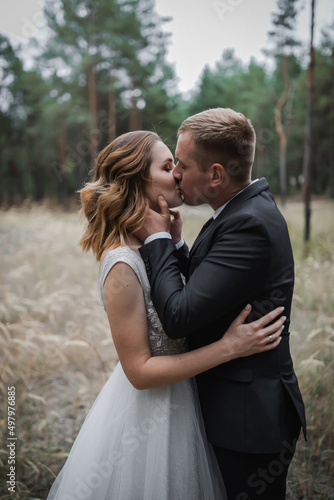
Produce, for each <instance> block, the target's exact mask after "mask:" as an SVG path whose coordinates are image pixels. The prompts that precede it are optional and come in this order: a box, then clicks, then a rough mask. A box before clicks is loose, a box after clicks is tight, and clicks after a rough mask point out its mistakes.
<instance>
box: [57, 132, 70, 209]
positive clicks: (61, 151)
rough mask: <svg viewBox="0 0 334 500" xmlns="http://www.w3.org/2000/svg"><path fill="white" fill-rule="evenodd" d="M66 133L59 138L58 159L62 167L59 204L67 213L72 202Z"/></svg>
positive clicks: (62, 133)
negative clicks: (69, 188) (69, 189)
mask: <svg viewBox="0 0 334 500" xmlns="http://www.w3.org/2000/svg"><path fill="white" fill-rule="evenodd" d="M66 143H67V141H66V132H65V131H62V132H61V133H60V135H59V137H58V144H57V145H58V158H59V163H60V165H61V168H62V171H61V178H60V182H59V190H58V193H59V194H58V196H59V202H60V203H61V204H62V205H63V208H64V210H65V211H66V212H68V211H69V209H70V200H69V196H68V171H67V168H66V156H67V155H66Z"/></svg>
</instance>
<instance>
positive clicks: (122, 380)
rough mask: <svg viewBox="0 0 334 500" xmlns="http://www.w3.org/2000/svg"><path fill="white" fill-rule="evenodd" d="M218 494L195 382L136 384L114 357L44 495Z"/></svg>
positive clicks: (134, 499) (130, 498)
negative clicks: (148, 386) (153, 385)
mask: <svg viewBox="0 0 334 500" xmlns="http://www.w3.org/2000/svg"><path fill="white" fill-rule="evenodd" d="M218 499H219V500H222V499H226V494H225V490H224V485H223V482H222V479H221V476H220V472H219V469H218V465H217V463H216V460H215V457H214V454H213V451H212V449H211V447H210V445H209V443H208V442H207V440H206V437H205V431H204V428H203V422H202V417H201V413H200V409H199V402H198V396H197V391H196V386H195V383H194V381H193V380H185V381H183V382H179V383H177V384H173V385H169V386H165V387H158V388H154V389H147V390H143V391H138V390H136V389H135V388H134V387H133V386H132V385H131V384H130V382H129V381H128V379H127V378H126V376H125V374H124V372H123V369H122V366H121V364H120V363H118V365H117V366H116V369H115V371H114V372H113V374H112V375H111V376H110V378H109V379H108V381H107V382H106V384H105V385H104V387H103V388H102V390H101V392H100V394H99V396H98V397H97V399H96V401H95V403H94V404H93V406H92V408H91V410H90V412H89V413H88V415H87V417H86V420H85V422H84V424H83V426H82V428H81V430H80V432H79V434H78V436H77V438H76V440H75V442H74V444H73V447H72V450H71V452H70V454H69V456H68V459H67V461H66V463H65V465H64V467H63V468H62V470H61V471H60V474H59V475H58V477H57V478H56V480H55V482H54V483H53V485H52V488H51V490H50V493H49V496H48V500H218Z"/></svg>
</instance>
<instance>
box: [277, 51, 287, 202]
mask: <svg viewBox="0 0 334 500" xmlns="http://www.w3.org/2000/svg"><path fill="white" fill-rule="evenodd" d="M282 72H283V79H284V92H283V94H282V95H281V97H280V98H279V100H278V101H277V103H276V106H275V127H276V132H277V134H278V137H279V140H280V159H279V179H280V190H281V201H282V205H285V202H286V150H287V136H286V134H285V131H284V127H283V118H282V110H283V107H284V106H285V104H286V103H287V100H288V98H289V93H290V79H289V73H288V58H287V56H286V55H285V54H283V55H282Z"/></svg>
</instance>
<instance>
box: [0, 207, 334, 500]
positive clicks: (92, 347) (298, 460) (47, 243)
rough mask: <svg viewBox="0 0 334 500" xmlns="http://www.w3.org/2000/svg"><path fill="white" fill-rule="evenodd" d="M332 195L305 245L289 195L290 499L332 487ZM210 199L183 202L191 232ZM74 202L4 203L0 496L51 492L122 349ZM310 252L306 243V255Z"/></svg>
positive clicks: (328, 492)
mask: <svg viewBox="0 0 334 500" xmlns="http://www.w3.org/2000/svg"><path fill="white" fill-rule="evenodd" d="M333 208H334V204H333V203H332V202H329V201H319V202H317V203H315V204H314V214H313V238H312V242H311V244H310V245H309V247H308V249H307V250H305V248H304V247H303V245H302V243H301V242H302V207H301V205H300V204H298V203H295V204H289V205H288V207H287V208H286V209H285V210H284V214H285V216H286V218H287V220H288V223H289V226H290V232H291V236H292V241H293V246H294V250H295V255H296V257H297V259H296V261H297V262H296V277H297V279H296V291H295V302H294V310H293V311H294V314H293V318H292V320H293V322H292V328H293V332H292V337H291V342H292V351H293V354H294V359H295V367H296V371H297V373H298V375H299V379H300V385H301V388H302V392H303V395H304V397H305V401H306V406H307V413H308V422H309V443H307V444H305V443H303V441H302V440H300V442H299V444H298V449H297V454H296V457H295V459H294V462H293V465H292V467H291V473H290V478H289V493H288V498H289V499H290V500H295V499H307V500H311V499H312V500H313V499H318V498H319V499H330V498H334V487H333V484H332V483H333V481H332V479H331V478H332V477H333V473H334V465H333V455H334V432H333V429H334V389H333V388H334V380H333V376H334V369H333V361H332V359H333V350H334V313H333V306H334V286H333V285H334V266H333V253H334V221H333V217H332V214H333ZM208 216H210V211H209V210H208V209H207V208H205V207H203V208H202V209H201V210H200V211H198V210H196V211H193V210H192V209H187V208H186V209H185V210H184V218H185V229H184V234H185V237H186V239H187V241H188V242H190V243H191V242H192V241H193V239H194V236H195V235H196V233H197V232H198V230H199V229H200V227H201V225H202V224H203V222H204V221H205V220H206V219H207V217H208ZM80 232H81V227H80V224H79V222H78V217H77V215H76V214H62V213H60V212H53V211H51V210H49V209H46V208H45V207H35V208H32V209H30V210H29V211H26V210H22V211H20V210H19V209H12V210H10V211H8V212H0V254H1V255H0V256H1V269H0V280H1V285H2V286H1V292H0V343H1V355H0V360H1V364H0V370H1V378H0V391H1V401H2V403H1V414H0V421H1V423H2V429H3V430H2V438H3V439H2V443H3V444H2V446H1V448H2V449H1V450H0V466H1V469H2V472H1V484H0V493H1V495H2V496H1V498H3V499H5V498H15V499H20V500H23V499H26V500H27V499H29V498H31V499H33V498H35V499H44V498H46V495H47V491H48V488H49V486H50V484H51V483H52V481H53V474H56V473H57V472H58V471H59V469H60V467H61V465H62V463H63V462H64V460H65V458H66V456H67V453H68V451H69V449H70V447H71V444H72V442H73V439H74V437H75V436H76V434H77V432H78V430H79V428H80V426H81V424H82V421H83V419H84V417H85V415H86V413H87V412H88V409H89V407H90V406H91V404H92V402H93V401H94V399H95V398H96V395H97V393H98V392H99V390H100V388H101V387H102V385H103V383H104V382H105V380H106V379H107V377H108V375H109V373H110V371H111V370H112V369H113V366H114V365H115V361H116V355H115V350H114V347H113V345H112V341H111V337H110V333H109V328H108V323H107V320H106V317H105V314H104V312H103V310H102V308H101V306H100V304H99V302H98V296H97V275H98V264H97V263H96V262H95V261H94V258H93V257H92V255H85V254H83V253H82V252H81V249H80V248H79V247H78V245H77V242H78V240H79V237H80ZM305 255H307V256H306V257H305ZM12 385H15V387H16V398H17V399H16V410H17V421H16V426H17V428H16V431H17V434H16V435H17V437H18V440H17V450H16V451H17V480H18V484H17V492H18V493H17V495H16V496H14V495H9V494H8V491H7V486H6V480H7V478H6V474H7V472H8V471H7V467H8V466H7V449H6V438H7V435H8V433H7V386H12Z"/></svg>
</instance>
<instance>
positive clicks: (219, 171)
mask: <svg viewBox="0 0 334 500" xmlns="http://www.w3.org/2000/svg"><path fill="white" fill-rule="evenodd" d="M225 178H226V170H225V168H224V167H223V165H221V164H220V163H213V164H212V165H211V167H210V180H211V183H212V185H213V186H215V187H216V186H219V185H220V184H222V183H224V180H225Z"/></svg>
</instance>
